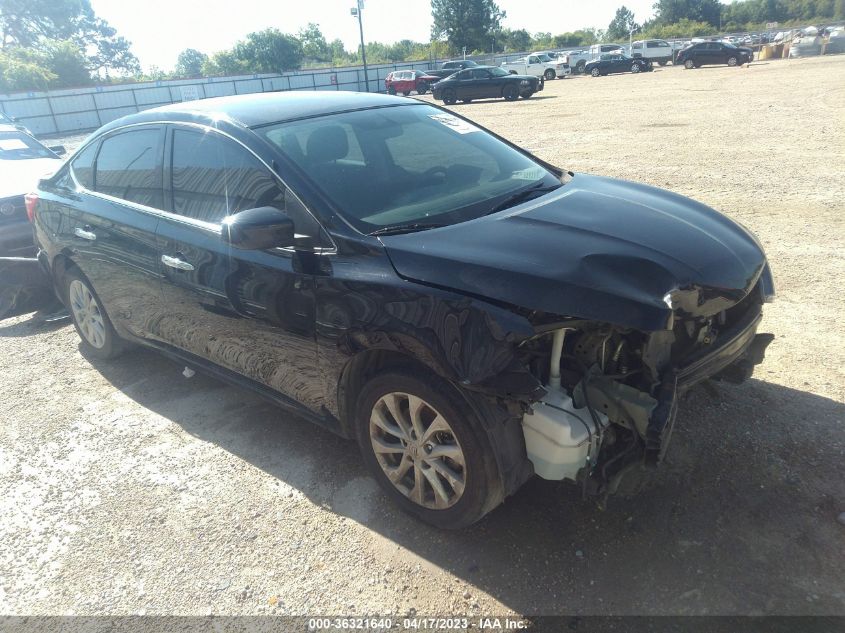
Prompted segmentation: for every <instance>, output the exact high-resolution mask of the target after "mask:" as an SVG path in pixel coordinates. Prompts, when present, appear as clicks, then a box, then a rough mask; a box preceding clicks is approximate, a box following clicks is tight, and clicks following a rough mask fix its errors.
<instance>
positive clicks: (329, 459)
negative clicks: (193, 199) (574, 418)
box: [0, 56, 845, 615]
mask: <svg viewBox="0 0 845 633" xmlns="http://www.w3.org/2000/svg"><path fill="white" fill-rule="evenodd" d="M455 110H456V111H458V112H460V113H461V114H464V115H467V116H469V117H470V118H472V119H475V120H477V121H478V122H480V123H481V124H483V125H486V126H488V127H490V128H491V129H493V130H494V131H496V132H498V133H499V134H501V135H503V136H505V137H507V138H509V139H511V140H513V141H515V142H517V143H519V144H522V145H524V146H526V147H528V148H529V149H531V150H532V151H534V152H535V153H537V154H538V155H539V156H541V157H543V158H544V159H547V160H549V161H551V162H553V163H556V164H558V165H562V166H566V167H568V168H570V169H573V170H576V171H585V172H593V173H597V174H603V175H608V176H616V177H622V178H628V179H632V180H640V181H645V182H649V183H651V184H655V185H658V186H662V187H667V188H670V189H673V190H676V191H679V192H681V193H684V194H687V195H690V196H694V197H696V198H698V199H700V200H702V201H704V202H706V203H708V204H710V205H712V206H713V207H715V208H717V209H719V210H721V211H723V212H724V213H726V214H728V215H729V216H731V217H732V218H735V219H737V220H739V221H740V222H742V223H743V224H745V225H746V226H748V227H749V228H751V229H752V230H753V231H754V232H755V233H756V234H757V235H758V236H759V237H760V239H761V241H762V242H763V244H764V246H765V248H766V250H767V252H768V254H769V256H770V259H771V262H772V267H773V270H774V274H775V278H776V281H777V283H778V290H779V297H778V299H777V301H776V302H775V303H774V304H772V305H770V306H767V308H766V317H765V321H764V324H763V327H762V331H771V332H774V333H775V334H776V335H777V339H776V340H775V342H774V343H773V344H772V346H771V347H770V348H769V353H768V355H767V359H766V362H765V363H764V364H763V365H762V366H761V367H760V368H759V371H758V373H757V374H756V376H755V378H754V379H752V380H751V381H750V382H748V383H746V384H745V385H741V386H730V385H724V384H721V383H717V384H713V385H704V386H702V387H700V388H697V389H695V390H694V391H692V392H691V393H690V394H689V395H688V397H687V398H686V400H685V401H684V402H683V404H682V407H681V413H680V419H679V425H678V427H677V429H676V431H675V434H674V438H673V444H672V449H671V451H670V455H669V459H668V463H667V464H666V466H665V468H663V469H662V470H660V471H659V472H658V473H657V476H656V478H655V479H654V481H653V482H651V483H650V484H649V485H648V486H647V487H646V489H645V490H643V491H642V492H641V494H640V495H639V496H637V497H635V498H621V497H617V498H612V499H611V500H610V502H609V504H608V507H607V509H606V510H605V511H601V510H599V509H598V508H597V507H596V506H595V505H594V504H593V503H590V502H586V501H582V500H581V498H580V496H579V494H578V491H576V490H575V487H574V486H571V485H566V484H553V483H550V482H544V481H540V480H534V481H532V482H529V483H528V484H527V485H526V486H525V488H523V489H522V490H521V491H520V492H519V493H518V494H517V495H516V496H515V497H513V498H511V499H509V500H508V502H507V503H506V504H505V505H504V506H502V507H501V508H499V509H498V510H496V511H494V512H493V513H492V514H490V515H489V516H488V517H487V518H485V519H484V520H483V521H482V522H481V523H480V524H479V525H477V526H475V527H473V528H471V529H468V530H465V531H463V532H458V533H446V532H440V531H437V530H435V529H432V528H429V527H427V526H425V525H422V524H420V523H417V522H415V521H414V520H412V519H410V518H408V517H406V516H405V515H403V514H401V513H399V512H398V511H396V510H395V509H394V508H393V507H392V506H391V505H390V503H388V502H387V500H386V499H385V498H384V496H383V495H382V494H381V493H380V492H379V490H378V489H377V487H376V485H375V484H374V482H373V481H371V480H370V479H369V478H368V477H367V475H366V473H365V472H364V469H363V467H362V465H361V463H360V460H359V457H358V454H357V450H356V447H355V446H354V445H352V444H351V443H348V442H346V441H343V440H341V439H338V438H336V437H334V436H332V435H330V434H328V433H326V432H323V431H322V430H320V429H318V428H317V427H314V426H311V425H310V424H308V423H307V422H303V421H301V420H298V419H294V418H291V417H290V416H289V415H287V414H285V413H283V412H280V411H279V410H277V409H274V408H273V407H272V406H270V405H268V404H266V403H265V402H264V401H262V400H260V399H259V398H257V397H256V396H253V395H252V394H251V393H248V392H246V391H243V390H239V389H235V388H231V387H227V386H224V385H222V384H220V383H218V382H216V381H215V380H212V379H210V378H206V377H203V376H201V375H197V376H196V377H194V378H193V379H190V380H186V379H184V378H182V377H181V375H180V372H181V367H178V366H176V365H175V364H173V363H171V362H170V361H168V360H165V359H164V358H162V357H160V356H158V355H156V354H154V353H151V352H147V351H143V350H142V351H138V352H135V353H132V354H130V355H128V356H126V357H124V358H122V359H120V360H118V361H115V362H111V363H102V362H95V363H91V362H89V361H88V360H86V359H85V358H83V357H82V356H81V355H80V353H79V350H78V347H77V338H76V335H75V333H74V332H73V330H72V329H71V327H69V326H66V325H58V326H55V325H54V326H49V327H45V326H38V325H36V324H35V323H34V322H33V321H32V320H30V319H29V318H28V317H22V318H17V319H11V320H8V321H6V322H4V323H2V324H0V341H2V342H0V362H2V365H3V366H4V367H5V368H6V369H5V371H4V372H3V373H2V375H0V389H2V393H3V394H4V395H3V399H2V419H3V423H2V425H0V612H2V613H4V614H69V613H75V614H129V613H147V614H171V613H172V614H208V613H213V614H255V613H280V614H281V613H293V614H314V613H323V614H325V613H330V614H332V613H333V614H337V613H345V614H374V613H382V614H385V613H392V614H404V613H407V612H409V611H410V610H411V609H416V611H417V612H418V613H425V614H456V613H467V614H469V613H486V614H491V613H495V614H509V613H515V614H526V613H530V614H553V613H580V614H791V615H796V614H839V615H845V570H843V565H842V562H843V559H842V552H843V542H845V525H841V524H840V523H839V522H838V521H837V516H838V515H839V514H840V513H841V512H843V511H845V477H843V471H845V468H843V465H844V464H845V432H843V421H844V420H845V405H843V402H845V376H843V367H845V352H843V347H845V346H843V332H842V325H841V324H842V317H841V313H842V310H843V307H845V300H843V293H842V290H841V288H840V284H841V283H842V280H843V278H845V275H844V274H843V273H845V265H843V255H842V253H843V246H845V244H843V242H845V231H843V211H845V209H843V206H845V57H842V56H840V57H834V58H831V57H828V58H816V59H805V60H794V61H773V62H766V63H755V64H753V65H752V66H751V67H750V68H741V69H729V68H706V69H700V70H695V71H685V70H683V69H680V68H672V67H667V68H663V69H658V70H657V71H655V72H654V73H648V74H643V75H639V76H633V75H627V76H614V77H605V78H599V79H592V78H587V77H583V78H581V77H579V78H571V79H567V80H565V81H553V82H549V83H547V84H546V90H545V91H544V92H543V93H541V94H539V95H537V96H536V97H534V98H532V99H531V100H529V101H520V102H517V103H505V102H502V101H489V102H479V103H473V104H471V105H458V106H456V107H455ZM66 142H68V144H69V145H71V144H72V139H70V140H66ZM77 142H78V141H77Z"/></svg>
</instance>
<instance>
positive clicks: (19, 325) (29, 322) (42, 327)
mask: <svg viewBox="0 0 845 633" xmlns="http://www.w3.org/2000/svg"><path fill="white" fill-rule="evenodd" d="M67 326H71V327H72V326H73V323H72V322H71V320H70V317H69V316H68V317H65V318H62V319H58V320H54V321H45V320H44V319H43V317H42V316H41V315H40V314H39V313H37V312H35V313H32V314H31V315H29V316H28V317H27V318H25V319H20V320H18V321H16V322H14V323H12V322H11V318H10V319H8V320H7V321H0V338H24V337H27V336H35V335H36V334H43V333H45V332H55V331H56V330H60V329H61V328H63V327H67Z"/></svg>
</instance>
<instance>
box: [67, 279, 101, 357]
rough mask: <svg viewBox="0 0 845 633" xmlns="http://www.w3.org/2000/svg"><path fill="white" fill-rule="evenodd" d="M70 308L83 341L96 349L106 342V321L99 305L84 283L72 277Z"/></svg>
mask: <svg viewBox="0 0 845 633" xmlns="http://www.w3.org/2000/svg"><path fill="white" fill-rule="evenodd" d="M69 290H70V292H69V293H68V294H69V298H70V309H71V311H72V312H73V318H74V320H75V321H76V323H77V325H79V331H80V332H81V333H82V336H84V337H85V341H86V342H87V343H88V344H89V345H91V346H92V347H95V348H97V349H102V348H103V346H104V345H105V344H106V322H105V319H104V318H103V313H102V312H101V311H100V306H99V305H98V304H97V300H96V299H95V298H94V295H93V294H91V291H90V290H88V288H87V287H86V286H85V284H84V283H82V282H81V281H79V280H78V279H74V280H73V281H72V282H71V283H70V289H69Z"/></svg>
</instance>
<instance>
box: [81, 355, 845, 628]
mask: <svg viewBox="0 0 845 633" xmlns="http://www.w3.org/2000/svg"><path fill="white" fill-rule="evenodd" d="M91 362H92V364H93V365H94V366H95V367H96V368H97V369H98V370H99V371H100V372H101V373H102V375H103V376H104V377H105V378H106V379H107V380H108V381H110V382H111V383H112V384H113V385H114V386H115V387H116V388H117V389H119V390H120V391H122V392H123V393H124V394H126V395H127V396H129V397H130V398H132V399H133V400H135V401H136V402H137V403H139V404H140V405H142V406H143V407H145V408H147V409H149V410H151V411H154V412H155V413H157V414H159V415H161V416H164V417H165V418H167V419H169V420H171V421H173V422H174V423H176V424H178V425H180V426H181V427H182V428H183V429H184V430H185V431H186V432H188V433H190V434H191V435H193V436H196V437H197V438H200V439H202V440H204V441H208V442H213V443H215V444H217V445H218V446H219V447H221V448H222V449H224V450H226V451H227V452H229V453H231V454H233V455H236V456H237V457H239V458H240V459H243V460H244V461H246V462H248V463H250V464H252V465H254V466H256V467H258V468H260V469H262V470H263V471H265V472H266V473H267V474H268V475H270V476H272V477H274V478H277V479H279V480H281V481H284V482H285V483H287V484H288V485H291V486H293V487H295V488H297V489H298V490H300V491H301V492H302V493H304V494H305V495H306V496H307V497H308V498H309V499H310V500H311V501H312V502H313V503H314V504H315V505H319V506H321V507H324V508H327V509H329V510H330V511H332V512H335V513H338V514H340V515H343V516H346V517H349V518H350V519H352V520H354V521H357V522H359V523H360V524H362V525H364V526H366V527H367V528H368V529H370V530H372V531H373V532H374V533H376V534H378V535H380V536H381V537H383V539H386V540H387V541H388V542H390V543H393V544H397V545H400V546H401V547H402V548H404V549H406V550H409V551H410V552H412V553H413V554H415V555H417V556H419V557H421V558H422V559H425V560H426V561H428V562H429V563H430V564H431V565H435V566H437V567H440V568H442V569H444V570H446V571H448V572H450V573H451V574H454V575H455V576H456V577H458V578H460V579H462V580H464V581H466V582H468V583H470V584H472V585H474V586H475V587H477V588H478V589H480V590H482V591H484V592H486V593H488V594H490V595H491V596H493V597H494V598H496V599H497V600H499V601H500V602H501V603H502V604H504V605H505V606H506V607H508V608H510V609H513V610H514V611H516V612H519V613H534V614H556V613H563V614H572V613H579V614H583V615H586V614H608V613H613V614H633V613H639V614H703V613H710V614H713V613H723V614H724V613H728V614H730V613H736V614H763V613H779V614H813V613H815V614H829V613H840V614H841V613H845V596H843V594H842V592H841V584H837V582H836V579H837V578H838V579H839V580H840V581H841V560H840V559H839V558H838V557H837V556H835V555H834V552H835V551H836V550H837V549H838V548H839V547H841V538H842V532H841V530H842V526H840V525H838V524H837V522H836V514H837V513H838V512H841V511H842V507H837V503H838V504H842V503H843V501H845V489H843V477H842V476H841V475H842V464H843V445H842V439H841V438H842V433H841V423H842V420H843V419H845V405H843V404H842V403H840V402H836V401H834V400H831V399H828V398H824V397H820V396H817V395H813V394H810V393H806V392H803V391H800V390H795V389H789V388H786V387H782V386H778V385H775V384H772V383H768V382H764V381H761V380H753V379H752V380H750V381H749V382H747V383H746V384H744V385H741V386H733V385H727V384H722V383H712V384H711V383H706V385H707V386H706V387H705V388H702V387H698V388H696V389H694V390H692V391H691V392H690V393H689V394H688V396H687V397H686V398H685V399H684V401H683V403H682V405H681V413H680V415H679V418H678V423H677V425H676V428H675V429H674V433H673V441H672V448H671V451H670V452H669V456H668V458H667V460H666V462H665V464H663V466H662V467H661V468H659V469H657V470H656V471H655V472H654V473H652V474H650V476H649V477H648V478H647V483H645V485H644V486H642V490H640V492H639V494H638V495H636V496H632V497H625V496H616V497H612V498H610V499H609V500H608V502H607V506H606V509H604V510H601V509H600V508H599V507H598V504H597V503H596V501H595V500H584V499H582V497H581V492H580V490H579V488H578V487H576V486H575V485H571V484H568V483H557V482H548V481H542V480H539V479H536V478H535V479H533V480H531V481H529V482H528V483H527V484H526V485H525V486H524V487H523V488H522V489H521V490H520V491H519V492H518V493H517V494H516V495H514V496H513V497H511V498H510V499H508V500H507V502H506V503H505V504H504V505H502V506H501V507H500V508H498V509H497V510H495V511H493V512H492V513H491V514H490V515H488V516H487V517H486V518H485V519H483V520H482V521H481V522H480V523H478V524H476V525H475V526H473V527H471V528H468V529H465V530H461V531H456V532H445V531H441V530H437V529H434V528H431V527H429V526H427V525H424V524H422V523H420V522H418V521H416V520H414V519H413V518H411V517H409V516H407V515H405V514H403V513H402V512H401V511H399V510H397V509H396V508H395V507H394V506H393V505H392V504H391V503H390V502H389V500H388V499H387V498H386V497H385V495H384V494H383V493H382V492H381V491H380V490H379V489H378V487H377V486H376V484H375V483H374V482H373V480H372V479H371V478H370V477H369V476H368V474H367V472H366V471H365V469H364V466H363V464H362V462H361V460H360V457H359V454H358V451H357V448H356V447H355V446H354V444H353V443H352V442H350V441H347V440H344V439H342V438H339V437H336V436H334V435H332V434H331V433H329V432H328V431H325V430H322V429H321V428H319V427H317V426H315V425H312V424H310V423H309V422H306V421H304V420H302V419H299V418H297V417H296V416H292V415H290V414H288V413H286V412H285V411H282V410H280V409H278V408H276V407H274V406H273V405H271V404H268V403H267V402H265V401H264V400H262V399H261V398H260V397H259V396H257V395H254V394H252V393H251V392H249V391H247V390H243V389H239V388H234V387H229V386H226V385H224V384H222V383H220V382H218V381H217V380H215V379H213V378H209V377H207V376H204V375H202V374H197V375H196V376H194V377H193V378H191V379H183V378H181V377H180V376H179V374H180V372H181V370H182V367H181V366H179V365H177V364H175V363H173V362H171V361H170V360H168V359H166V358H164V357H162V356H161V355H159V354H157V353H154V352H151V351H147V350H136V351H133V352H131V353H130V354H128V355H127V356H125V357H123V358H121V359H118V360H116V361H111V362H103V361H99V360H96V359H92V360H91ZM186 398H190V402H191V403H193V404H192V405H191V406H186ZM303 460H305V461H306V462H309V463H313V465H314V468H310V467H308V468H303V467H302V465H303ZM837 473H838V474H837ZM377 542H383V541H381V540H380V539H374V543H377ZM374 547H377V545H374ZM390 551H392V552H394V553H393V554H390V553H389V552H390ZM385 552H386V554H385V556H391V555H398V554H395V552H396V547H395V545H394V546H393V547H391V548H389V550H388V549H387V548H386V549H385ZM277 553H278V552H277Z"/></svg>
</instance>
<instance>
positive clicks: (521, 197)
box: [487, 183, 563, 215]
mask: <svg viewBox="0 0 845 633" xmlns="http://www.w3.org/2000/svg"><path fill="white" fill-rule="evenodd" d="M562 186H563V184H562V183H557V184H554V185H547V186H545V187H543V186H542V183H538V184H536V185H533V186H531V187H528V188H527V189H523V190H521V191H517V192H516V193H515V194H512V195H510V196H508V197H507V198H505V199H504V200H502V201H501V202H500V203H499V204H497V205H496V206H495V207H493V208H492V209H490V210H489V211H488V212H487V215H492V214H494V213H498V212H499V211H503V210H504V209H507V208H508V207H513V206H515V205H517V204H519V203H520V202H524V201H525V200H528V198H530V197H531V196H533V195H534V194H537V193H540V194H543V193H549V192H550V191H554V190H555V189H559V188H560V187H562Z"/></svg>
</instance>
